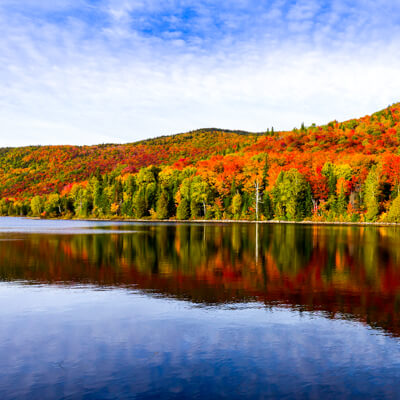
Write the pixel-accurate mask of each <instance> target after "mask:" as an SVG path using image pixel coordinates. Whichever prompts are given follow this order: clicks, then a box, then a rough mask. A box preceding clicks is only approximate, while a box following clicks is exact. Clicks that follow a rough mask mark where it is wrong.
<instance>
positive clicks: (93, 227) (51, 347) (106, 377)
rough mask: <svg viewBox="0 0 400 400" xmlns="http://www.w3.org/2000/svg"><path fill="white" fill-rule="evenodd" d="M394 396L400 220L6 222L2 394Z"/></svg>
mask: <svg viewBox="0 0 400 400" xmlns="http://www.w3.org/2000/svg"><path fill="white" fill-rule="evenodd" d="M277 397H279V398H287V399H320V398H324V399H338V398H349V399H350V398H351V399H357V398H359V399H364V398H366V397H369V398H382V399H394V398H400V229H399V228H397V227H375V226H370V227H357V226H317V225H306V226H305V225H290V224H288V225H286V224H282V225H280V224H272V225H269V224H258V225H257V224H218V223H216V224H178V225H174V224H169V223H148V224H140V223H115V222H82V221H46V220H25V219H18V218H0V398H1V399H40V400H42V399H160V398H162V399H187V398H194V399H268V398H277Z"/></svg>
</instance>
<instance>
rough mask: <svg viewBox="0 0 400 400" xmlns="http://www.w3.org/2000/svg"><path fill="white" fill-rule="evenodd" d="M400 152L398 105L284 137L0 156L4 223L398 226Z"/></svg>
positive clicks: (227, 134) (216, 137) (13, 151)
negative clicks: (41, 219)
mask: <svg viewBox="0 0 400 400" xmlns="http://www.w3.org/2000/svg"><path fill="white" fill-rule="evenodd" d="M399 145H400V104H394V105H392V106H390V107H388V108H386V109H384V110H382V111H380V112H377V113H375V114H373V115H371V116H366V117H363V118H360V119H353V120H349V121H345V122H337V121H333V122H330V123H329V124H327V125H324V126H315V125H312V126H310V127H304V126H302V128H301V129H293V130H292V131H289V132H274V131H267V132H263V133H258V134H254V133H247V132H240V131H222V130H217V129H209V130H207V129H204V130H199V131H194V132H189V133H184V134H179V135H174V136H166V137H160V138H156V139H149V140H146V141H142V142H138V143H132V144H126V145H113V144H106V145H98V146H84V147H78V146H43V147H24V148H6V149H0V197H1V198H2V200H1V201H0V213H1V214H2V215H36V216H47V217H48V216H50V217H60V216H64V217H98V218H106V217H120V218H125V217H129V218H154V219H155V218H158V219H169V218H176V216H177V215H178V216H179V217H180V218H181V219H189V218H192V219H201V218H205V219H256V218H258V219H282V220H293V219H295V220H303V219H313V220H325V221H354V222H356V221H390V222H398V217H397V215H400V212H397V211H396V210H397V207H398V206H397V203H398V202H395V201H394V200H395V199H396V198H397V196H398V194H399V193H400V154H399V150H398V149H399ZM233 199H235V200H234V201H233Z"/></svg>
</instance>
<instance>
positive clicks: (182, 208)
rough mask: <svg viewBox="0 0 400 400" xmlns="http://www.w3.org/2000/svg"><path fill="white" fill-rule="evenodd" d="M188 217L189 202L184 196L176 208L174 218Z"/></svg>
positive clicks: (183, 218)
mask: <svg viewBox="0 0 400 400" xmlns="http://www.w3.org/2000/svg"><path fill="white" fill-rule="evenodd" d="M189 217H190V203H189V201H188V200H187V199H186V197H183V198H182V199H181V201H180V202H179V204H178V207H177V209H176V218H177V219H182V220H185V219H189Z"/></svg>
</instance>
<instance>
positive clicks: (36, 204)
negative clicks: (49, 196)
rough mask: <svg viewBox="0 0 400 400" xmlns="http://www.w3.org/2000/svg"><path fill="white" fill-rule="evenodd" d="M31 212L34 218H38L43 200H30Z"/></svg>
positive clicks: (41, 210)
mask: <svg viewBox="0 0 400 400" xmlns="http://www.w3.org/2000/svg"><path fill="white" fill-rule="evenodd" d="M31 210H32V215H33V216H34V217H39V216H40V215H41V214H42V212H43V200H42V198H41V197H40V196H35V197H33V198H32V200H31Z"/></svg>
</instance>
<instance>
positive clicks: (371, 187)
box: [364, 166, 380, 221]
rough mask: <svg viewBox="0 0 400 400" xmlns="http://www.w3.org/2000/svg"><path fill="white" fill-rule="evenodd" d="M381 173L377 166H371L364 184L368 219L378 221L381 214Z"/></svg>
mask: <svg viewBox="0 0 400 400" xmlns="http://www.w3.org/2000/svg"><path fill="white" fill-rule="evenodd" d="M379 195H380V189H379V174H378V170H377V167H376V166H374V167H372V168H371V171H370V172H369V174H368V176H367V179H366V180H365V184H364V203H365V206H366V208H367V213H366V215H365V218H366V220H367V221H376V219H377V217H378V214H379Z"/></svg>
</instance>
